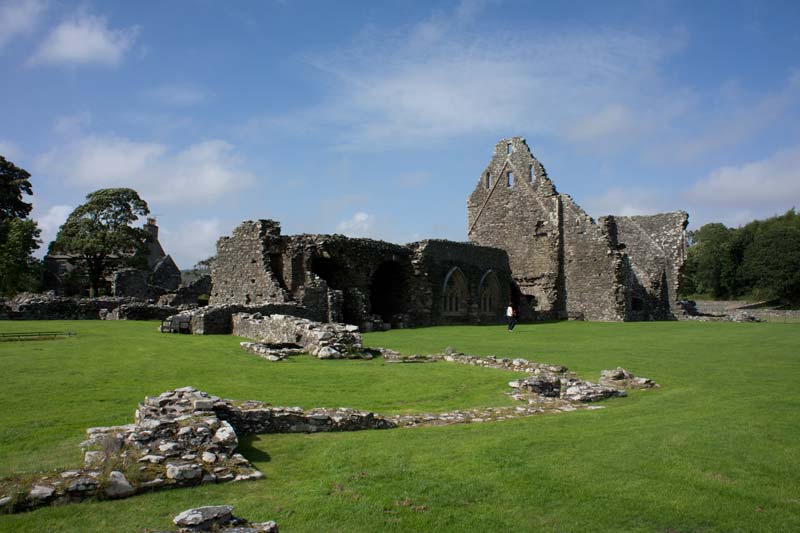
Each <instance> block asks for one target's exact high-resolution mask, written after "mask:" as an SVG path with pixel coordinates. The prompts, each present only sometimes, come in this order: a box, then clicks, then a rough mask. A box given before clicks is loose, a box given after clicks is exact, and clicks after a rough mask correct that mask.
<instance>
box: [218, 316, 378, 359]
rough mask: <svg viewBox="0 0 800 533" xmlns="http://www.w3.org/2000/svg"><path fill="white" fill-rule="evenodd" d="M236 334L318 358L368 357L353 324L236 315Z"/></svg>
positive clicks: (288, 317)
mask: <svg viewBox="0 0 800 533" xmlns="http://www.w3.org/2000/svg"><path fill="white" fill-rule="evenodd" d="M233 334H234V335H238V336H239V337H245V338H248V339H255V340H257V341H258V342H259V343H260V344H264V345H267V346H270V345H277V346H278V347H285V346H292V345H294V346H297V347H300V348H303V349H304V351H306V352H308V353H309V354H311V355H313V356H315V357H317V358H319V359H346V358H354V357H356V358H362V357H365V354H363V345H362V341H361V333H359V332H358V327H357V326H353V325H350V324H338V323H333V322H327V323H326V322H315V321H313V320H308V319H306V318H298V317H296V316H290V315H280V314H273V315H268V316H265V315H262V314H261V313H254V314H249V313H237V314H235V315H233ZM366 356H368V354H367V355H366Z"/></svg>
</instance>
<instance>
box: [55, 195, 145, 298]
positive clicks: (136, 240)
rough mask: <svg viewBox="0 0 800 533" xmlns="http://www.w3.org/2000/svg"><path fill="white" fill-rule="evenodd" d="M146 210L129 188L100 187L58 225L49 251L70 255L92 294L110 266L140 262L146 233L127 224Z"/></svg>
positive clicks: (137, 196) (95, 293)
mask: <svg viewBox="0 0 800 533" xmlns="http://www.w3.org/2000/svg"><path fill="white" fill-rule="evenodd" d="M148 213H150V209H149V208H148V207H147V202H145V201H144V200H142V199H141V198H140V197H139V193H137V192H136V191H134V190H133V189H127V188H121V189H100V190H98V191H95V192H93V193H89V194H88V195H86V202H85V203H84V204H82V205H80V206H78V207H77V208H76V209H75V210H74V211H73V212H72V213H71V214H70V215H69V217H67V221H66V222H65V223H64V224H63V225H62V226H61V228H60V229H59V231H58V235H57V236H56V240H55V241H53V242H52V243H51V244H50V251H51V253H52V252H57V253H64V254H69V255H73V256H75V257H76V259H77V260H78V261H80V262H81V263H82V264H83V266H84V268H85V270H86V273H87V274H88V276H89V284H90V285H91V293H92V295H93V296H94V295H97V294H98V292H99V289H100V285H101V283H102V280H103V278H104V277H105V275H106V274H107V273H108V271H109V270H110V269H111V268H112V267H118V266H140V265H139V263H141V262H142V260H143V258H144V256H145V250H146V243H147V240H148V238H149V234H148V233H147V232H146V231H145V230H143V229H141V228H133V227H131V226H130V224H131V223H132V222H135V221H136V220H137V219H138V218H139V217H143V216H146V215H147V214H148Z"/></svg>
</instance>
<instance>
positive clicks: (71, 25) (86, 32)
mask: <svg viewBox="0 0 800 533" xmlns="http://www.w3.org/2000/svg"><path fill="white" fill-rule="evenodd" d="M138 32H139V28H138V27H136V26H133V27H130V28H124V29H111V28H109V27H108V21H106V19H105V18H103V17H96V16H93V15H89V14H87V13H79V14H78V15H77V16H75V17H74V18H72V19H69V20H65V21H64V22H62V23H61V24H59V25H58V26H56V28H55V29H53V31H52V32H50V34H49V35H48V36H47V37H46V38H45V40H44V42H42V44H41V46H40V47H39V50H38V51H37V52H36V54H35V55H34V56H33V57H32V58H31V60H30V63H31V64H32V65H39V64H67V65H76V64H89V63H95V64H99V65H104V66H116V65H119V64H120V63H121V62H122V58H123V56H124V55H125V52H127V51H128V50H129V49H130V48H131V46H132V45H133V42H134V41H135V40H136V35H137V34H138Z"/></svg>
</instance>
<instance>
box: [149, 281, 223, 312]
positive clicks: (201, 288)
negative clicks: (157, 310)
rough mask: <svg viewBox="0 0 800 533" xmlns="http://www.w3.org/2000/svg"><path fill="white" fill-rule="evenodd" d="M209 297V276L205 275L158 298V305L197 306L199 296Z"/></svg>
mask: <svg viewBox="0 0 800 533" xmlns="http://www.w3.org/2000/svg"><path fill="white" fill-rule="evenodd" d="M204 295H205V296H207V297H210V295H211V276H210V275H205V276H201V277H200V278H198V279H196V280H194V281H192V282H191V283H189V284H188V285H181V286H180V287H178V288H177V289H175V291H173V292H169V293H167V294H162V295H161V296H160V297H159V298H158V303H159V305H170V306H175V307H177V306H179V305H199V299H200V297H201V296H204Z"/></svg>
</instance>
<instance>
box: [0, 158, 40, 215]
mask: <svg viewBox="0 0 800 533" xmlns="http://www.w3.org/2000/svg"><path fill="white" fill-rule="evenodd" d="M30 177H31V175H30V173H29V172H28V171H27V170H25V169H22V168H19V167H18V166H16V165H15V164H14V163H12V162H11V161H8V160H6V158H5V157H3V156H1V155H0V220H10V219H12V218H27V217H28V215H29V214H30V213H31V209H32V208H33V206H32V205H31V204H29V203H27V202H23V201H22V195H23V193H24V194H27V195H32V194H33V189H32V188H31V182H30Z"/></svg>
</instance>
